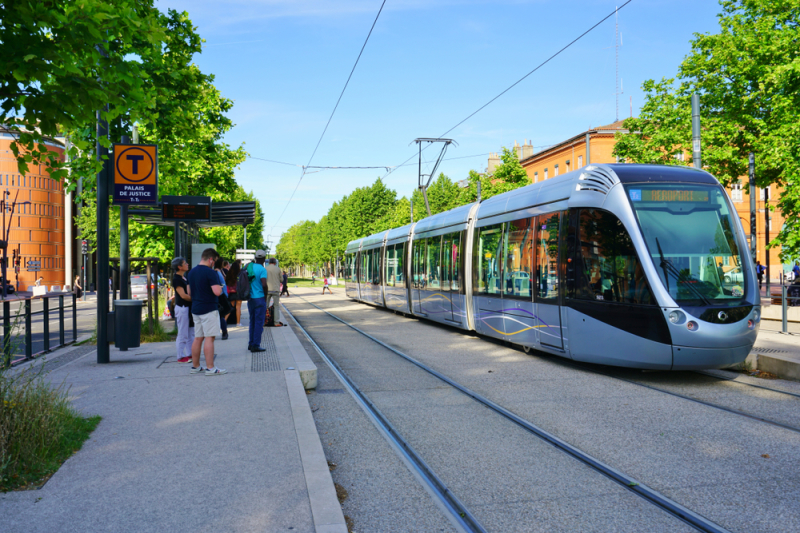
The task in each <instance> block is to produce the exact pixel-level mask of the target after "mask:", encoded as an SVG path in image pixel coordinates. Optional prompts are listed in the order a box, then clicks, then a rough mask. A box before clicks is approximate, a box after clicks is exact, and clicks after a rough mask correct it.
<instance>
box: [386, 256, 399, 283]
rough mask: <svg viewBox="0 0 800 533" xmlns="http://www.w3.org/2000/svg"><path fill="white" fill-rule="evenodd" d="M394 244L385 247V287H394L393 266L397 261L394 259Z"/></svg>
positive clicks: (395, 265)
mask: <svg viewBox="0 0 800 533" xmlns="http://www.w3.org/2000/svg"><path fill="white" fill-rule="evenodd" d="M394 254H395V252H394V246H387V247H386V266H384V270H385V273H384V285H386V286H387V287H394V279H395V268H396V267H397V261H396V260H395V255H394Z"/></svg>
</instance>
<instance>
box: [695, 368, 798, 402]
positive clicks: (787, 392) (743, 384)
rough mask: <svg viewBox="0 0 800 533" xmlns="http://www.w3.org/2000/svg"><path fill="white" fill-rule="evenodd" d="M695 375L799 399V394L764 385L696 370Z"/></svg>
mask: <svg viewBox="0 0 800 533" xmlns="http://www.w3.org/2000/svg"><path fill="white" fill-rule="evenodd" d="M696 373H697V374H700V375H703V376H708V377H710V378H714V379H716V380H719V381H725V382H727V383H734V384H736V385H742V386H745V387H752V388H754V389H761V390H766V391H770V392H774V393H776V394H785V395H786V396H794V397H795V398H800V393H797V392H790V391H786V390H781V389H774V388H772V387H765V386H764V385H756V384H755V383H746V382H744V381H738V380H737V379H736V378H724V377H722V376H716V375H714V374H710V373H708V372H705V371H702V370H698V371H696Z"/></svg>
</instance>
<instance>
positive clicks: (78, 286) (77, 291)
mask: <svg viewBox="0 0 800 533" xmlns="http://www.w3.org/2000/svg"><path fill="white" fill-rule="evenodd" d="M40 279H41V278H40ZM72 285H73V287H72V290H73V291H75V298H80V297H81V296H83V287H81V277H80V276H75V283H73V284H72ZM36 286H37V287H38V286H39V282H38V281H37V282H36Z"/></svg>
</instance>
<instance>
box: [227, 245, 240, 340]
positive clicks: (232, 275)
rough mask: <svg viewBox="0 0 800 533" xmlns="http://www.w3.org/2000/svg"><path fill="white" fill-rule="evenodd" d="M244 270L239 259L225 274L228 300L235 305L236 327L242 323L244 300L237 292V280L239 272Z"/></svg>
mask: <svg viewBox="0 0 800 533" xmlns="http://www.w3.org/2000/svg"><path fill="white" fill-rule="evenodd" d="M241 271H242V260H241V259H237V260H236V261H234V262H233V265H231V268H230V270H228V274H227V275H226V276H225V284H226V285H227V286H228V300H229V301H230V302H231V305H232V306H233V312H234V313H235V315H236V327H240V326H241V325H242V300H241V299H240V297H239V295H238V294H236V280H238V279H239V272H241Z"/></svg>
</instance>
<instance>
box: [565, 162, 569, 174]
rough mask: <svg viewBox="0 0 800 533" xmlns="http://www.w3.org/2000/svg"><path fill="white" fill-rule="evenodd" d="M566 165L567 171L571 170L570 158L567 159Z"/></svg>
mask: <svg viewBox="0 0 800 533" xmlns="http://www.w3.org/2000/svg"><path fill="white" fill-rule="evenodd" d="M566 167H567V172H569V159H567V163H566Z"/></svg>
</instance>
